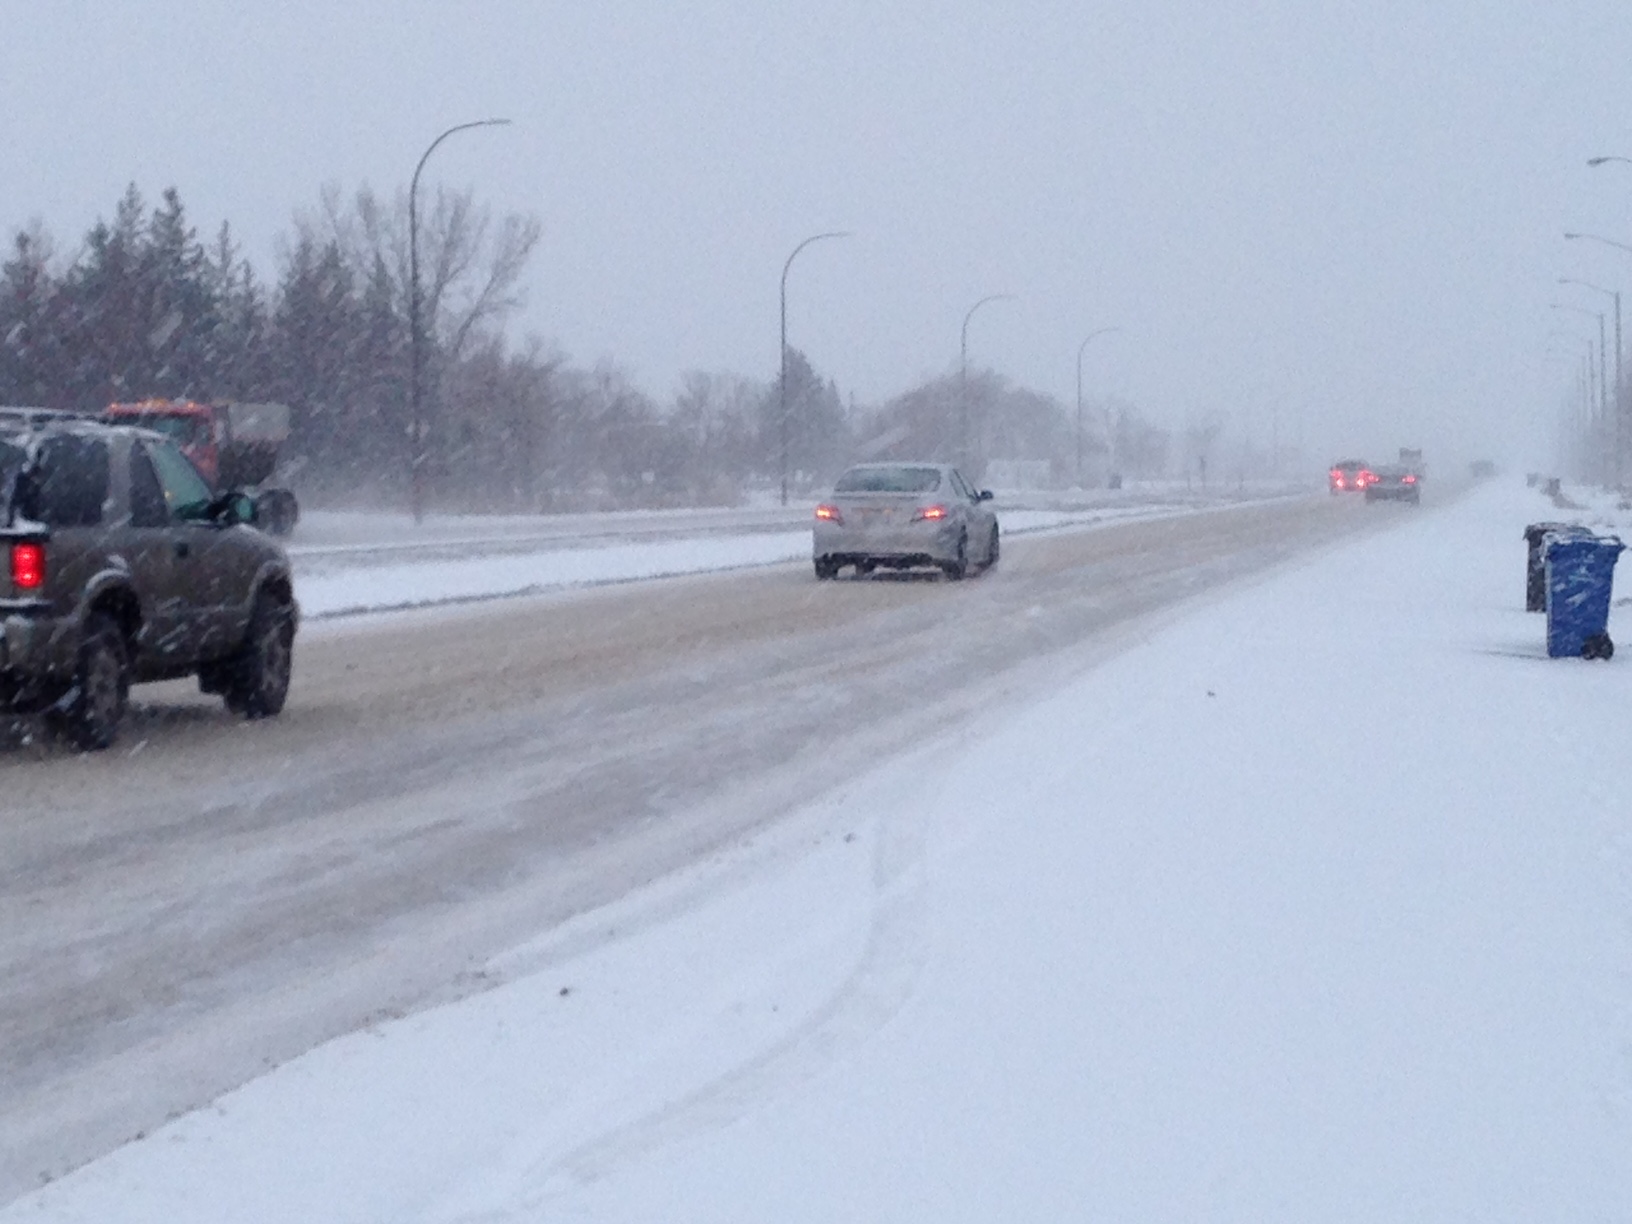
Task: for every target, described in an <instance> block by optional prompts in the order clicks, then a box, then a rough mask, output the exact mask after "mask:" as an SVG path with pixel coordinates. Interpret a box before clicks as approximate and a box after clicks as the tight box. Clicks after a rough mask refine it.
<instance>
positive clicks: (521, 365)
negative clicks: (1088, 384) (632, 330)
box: [0, 185, 1170, 512]
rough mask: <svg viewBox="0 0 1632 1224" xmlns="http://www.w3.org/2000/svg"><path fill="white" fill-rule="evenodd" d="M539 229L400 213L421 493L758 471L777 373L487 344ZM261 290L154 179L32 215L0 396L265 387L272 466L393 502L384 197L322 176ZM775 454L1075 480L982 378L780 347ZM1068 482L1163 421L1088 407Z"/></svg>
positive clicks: (1133, 472)
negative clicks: (878, 381) (115, 198)
mask: <svg viewBox="0 0 1632 1224" xmlns="http://www.w3.org/2000/svg"><path fill="white" fill-rule="evenodd" d="M539 236H540V229H539V225H538V222H537V221H536V220H535V219H532V218H529V217H525V216H520V215H515V214H510V215H505V216H503V217H498V218H495V217H494V216H493V215H492V212H491V210H490V209H488V208H487V207H485V206H482V205H480V204H478V203H477V201H476V200H475V199H474V197H473V195H472V194H471V193H470V192H468V191H462V192H461V191H448V190H439V191H437V192H436V193H435V195H434V197H433V198H432V199H431V200H430V202H429V207H428V208H425V209H423V210H422V216H421V220H420V225H419V242H418V246H419V251H420V269H421V273H420V283H421V319H422V320H423V331H422V336H423V338H424V341H425V343H424V348H423V352H424V364H423V367H422V369H423V371H424V381H423V387H424V394H423V397H422V398H423V403H424V409H423V415H424V419H425V421H426V423H427V425H428V427H429V432H428V435H427V439H426V452H427V458H426V462H427V476H428V488H429V491H430V495H431V499H432V504H433V505H435V506H438V507H441V508H444V509H456V510H486V511H518V512H532V511H544V510H568V509H587V508H613V507H633V506H677V505H720V504H734V503H737V502H739V501H741V500H743V499H744V498H745V497H747V496H749V495H750V494H751V493H752V492H753V490H755V489H756V488H758V489H764V488H768V487H770V486H772V485H773V484H774V483H775V482H776V481H777V479H778V477H779V474H780V469H781V465H782V447H783V444H784V439H783V421H782V415H781V409H782V404H783V395H782V388H781V386H780V383H779V382H778V381H777V379H774V378H773V379H770V380H762V379H755V378H752V377H748V376H744V375H741V374H736V373H731V372H704V371H693V372H690V373H687V374H685V375H684V376H683V377H682V378H681V380H680V385H679V386H678V387H677V388H676V389H675V390H674V392H673V393H672V395H671V396H670V397H668V399H667V400H666V401H662V402H660V401H657V400H654V399H653V398H652V397H651V396H649V395H647V394H646V393H644V392H643V391H641V390H639V389H638V388H636V387H634V386H633V385H632V384H631V383H630V381H629V379H628V378H627V376H626V375H625V374H624V373H623V372H622V371H621V370H620V369H619V368H618V367H617V366H616V365H615V364H613V363H611V362H607V361H603V362H600V363H598V364H596V365H593V366H589V367H584V366H580V365H575V364H573V363H572V362H571V361H569V360H568V359H567V358H566V357H565V356H564V355H562V354H561V353H559V352H558V351H556V350H555V349H554V348H552V347H550V346H549V345H547V344H546V343H545V342H543V341H542V340H540V339H538V338H536V337H529V338H526V339H523V340H521V341H519V342H518V341H515V340H513V339H512V338H511V336H510V334H509V331H510V325H511V324H512V322H513V320H514V316H515V315H516V313H517V311H518V309H519V307H520V306H521V305H522V301H521V296H520V290H519V286H520V284H521V280H522V275H523V273H524V271H525V269H526V265H527V262H528V259H529V256H530V255H531V253H532V251H533V249H534V247H535V246H536V244H537V242H538V241H539ZM283 247H284V250H283V254H282V256H281V258H280V261H279V263H280V266H279V268H278V272H277V278H276V280H275V281H266V280H263V279H262V278H261V277H260V276H259V275H258V274H257V272H256V270H255V269H254V268H253V267H252V266H251V265H250V263H249V262H248V261H247V260H246V259H245V258H244V257H243V255H242V253H241V251H240V249H239V247H238V244H237V243H236V241H235V239H234V236H233V232H232V229H231V227H230V225H228V224H227V223H225V222H223V223H222V224H221V225H220V227H219V228H218V229H217V230H216V231H215V233H214V236H213V237H212V238H210V239H209V240H204V239H201V238H200V237H199V235H198V232H197V231H196V229H195V228H194V227H193V225H192V223H191V221H190V219H189V217H188V215H187V213H186V210H185V208H184V207H183V204H182V201H181V198H180V195H179V194H178V192H177V191H176V190H175V189H173V188H172V189H170V190H167V191H165V192H164V193H163V195H162V197H161V198H160V201H159V202H158V204H157V205H156V206H154V207H151V208H150V207H149V206H148V204H147V202H146V201H145V200H144V198H143V196H142V194H141V192H140V191H139V190H138V189H137V188H136V187H135V186H134V185H132V186H131V187H130V188H128V189H127V190H126V192H125V194H124V196H123V197H122V198H121V199H120V200H119V202H118V204H117V205H116V207H115V208H114V211H113V216H112V219H111V220H102V221H98V222H97V223H96V224H95V225H94V226H93V227H92V228H91V230H90V231H89V232H88V233H87V234H86V235H85V236H84V239H83V240H82V242H81V243H80V245H79V247H78V248H77V250H75V251H74V253H73V254H72V255H70V256H67V257H64V256H63V255H62V254H61V253H60V252H59V251H58V249H57V246H56V244H55V241H54V240H53V238H52V236H51V235H50V233H49V232H48V231H47V230H46V229H45V228H44V226H43V225H42V224H40V223H38V222H35V223H33V224H30V225H28V226H26V227H24V228H22V229H20V230H19V231H18V232H17V233H16V234H15V236H14V237H13V239H12V242H11V244H10V252H9V258H7V259H6V261H5V262H4V264H3V265H0V403H8V404H27V405H38V406H44V407H55V408H68V409H77V410H82V411H97V410H99V409H101V408H102V407H104V406H105V405H107V404H108V403H110V402H113V401H117V400H129V399H143V398H148V397H151V396H161V397H166V398H182V399H200V400H228V399H236V400H278V401H281V402H284V403H287V404H289V405H290V407H291V409H292V426H293V432H292V434H291V437H290V441H289V444H288V446H287V448H286V454H285V457H284V468H285V474H286V475H287V476H288V478H289V479H290V480H291V481H292V482H293V483H294V484H295V485H296V487H297V488H299V489H300V491H301V493H302V497H303V500H305V501H308V502H309V503H315V504H324V503H327V504H331V505H342V504H354V505H355V504H372V505H401V504H403V503H404V502H405V501H406V499H407V496H408V483H409V471H410V463H411V460H412V457H413V450H414V447H413V442H412V439H411V436H410V435H411V428H412V422H411V421H410V420H409V413H408V377H409V323H408V318H409V309H408V308H409V302H408V284H409V252H408V226H407V209H406V201H405V199H404V198H401V197H399V198H397V199H395V200H391V201H386V200H382V199H381V198H380V197H379V196H377V195H375V194H374V193H373V192H372V191H370V190H368V189H366V188H365V189H363V190H361V191H358V192H357V193H355V194H354V195H352V196H350V197H343V196H342V195H341V193H340V192H339V191H337V190H335V189H329V190H325V191H324V192H322V193H321V194H320V197H319V200H318V202H317V204H316V205H315V206H314V207H313V208H312V209H310V210H309V211H306V212H303V213H302V214H300V215H298V216H297V217H296V218H295V219H294V222H293V225H292V228H291V231H290V233H289V234H288V235H286V237H285V240H284V242H283ZM787 380H788V383H787V395H786V403H787V405H788V416H787V431H786V446H787V459H788V466H789V468H790V470H791V471H792V473H793V474H794V484H795V488H796V489H797V490H801V491H802V490H805V489H808V488H811V487H819V486H821V485H822V484H825V483H826V482H827V481H829V480H831V478H832V477H833V476H834V475H835V474H836V473H837V472H838V470H839V469H841V468H842V467H843V466H845V465H846V464H848V463H851V462H854V461H857V460H859V459H868V458H876V459H885V458H904V457H912V458H944V459H959V458H965V459H967V461H968V464H969V466H970V467H971V468H972V469H973V470H972V475H973V476H974V477H975V478H976V479H979V478H980V476H981V475H982V471H983V469H984V467H985V465H986V461H987V459H988V458H1001V459H1004V460H1010V461H1020V462H1022V463H1026V464H1029V465H1030V466H1031V468H1032V469H1033V470H1041V471H1044V472H1046V473H1047V477H1048V479H1049V480H1050V481H1051V482H1052V483H1056V484H1062V485H1069V484H1071V483H1073V482H1074V481H1075V480H1076V478H1077V472H1076V471H1075V465H1076V456H1077V453H1078V435H1077V425H1076V421H1075V419H1074V412H1072V413H1068V412H1067V410H1066V408H1065V406H1064V405H1062V404H1061V403H1059V402H1058V401H1057V400H1056V399H1054V398H1053V397H1050V396H1047V395H1044V394H1042V393H1040V392H1036V391H1032V390H1029V389H1027V388H1024V387H1019V386H1016V385H1014V384H1012V383H1011V382H1010V381H1008V380H1007V379H1004V378H1002V377H1001V376H999V375H998V374H996V373H994V372H992V371H989V370H980V371H972V372H971V373H970V375H969V377H968V378H967V380H962V379H959V378H958V377H957V376H955V375H948V376H943V377H939V378H934V379H930V380H928V381H926V382H925V383H923V384H922V385H920V386H917V387H914V388H911V389H909V390H907V391H905V392H903V393H901V394H900V395H897V396H895V397H893V398H892V399H890V400H888V401H887V402H885V403H882V404H876V405H857V404H855V403H854V402H850V403H846V402H845V400H844V398H843V397H842V396H841V393H840V391H839V388H838V386H837V385H836V383H835V382H834V381H833V379H831V378H830V377H824V376H822V375H821V374H820V373H819V372H818V371H817V370H815V369H814V368H813V367H812V365H811V363H810V362H809V361H808V360H807V359H806V357H805V355H804V354H802V353H800V352H798V351H797V350H792V349H790V351H789V354H788V362H787ZM1089 417H1090V419H1089V420H1088V421H1087V422H1086V424H1085V426H1084V430H1083V435H1084V436H1083V439H1082V448H1081V449H1082V451H1083V452H1084V453H1085V455H1086V460H1087V463H1086V466H1087V473H1088V477H1089V481H1088V482H1089V483H1097V482H1099V481H1102V480H1103V479H1104V478H1105V477H1106V475H1107V474H1108V472H1109V470H1110V469H1111V467H1112V466H1113V465H1114V466H1115V467H1117V468H1119V469H1120V470H1122V471H1124V472H1126V473H1127V474H1128V475H1130V476H1140V475H1156V474H1160V473H1162V472H1164V471H1165V470H1166V468H1167V465H1168V461H1169V454H1168V452H1169V442H1170V439H1169V437H1168V435H1167V433H1166V432H1165V431H1163V430H1161V429H1158V428H1156V427H1154V426H1152V425H1150V424H1148V423H1147V422H1145V421H1143V420H1142V419H1141V418H1140V417H1139V415H1138V413H1137V412H1135V411H1134V410H1133V409H1132V408H1131V407H1130V406H1127V405H1121V404H1115V405H1104V404H1096V405H1094V406H1093V410H1092V412H1091V413H1090V414H1089Z"/></svg>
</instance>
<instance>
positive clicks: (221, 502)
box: [209, 489, 259, 527]
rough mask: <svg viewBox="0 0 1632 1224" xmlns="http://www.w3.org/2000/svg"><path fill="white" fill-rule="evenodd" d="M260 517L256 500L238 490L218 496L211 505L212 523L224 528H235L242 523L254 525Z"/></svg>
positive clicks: (210, 516) (210, 517)
mask: <svg viewBox="0 0 1632 1224" xmlns="http://www.w3.org/2000/svg"><path fill="white" fill-rule="evenodd" d="M258 517H259V515H258V514H257V513H256V509H255V499H254V498H253V497H251V496H250V495H249V494H248V493H243V492H240V491H239V490H237V489H228V490H227V491H226V492H225V493H221V494H218V495H217V496H216V498H215V500H214V501H212V502H211V503H210V508H209V520H210V522H212V523H218V524H220V525H221V526H223V527H235V526H237V525H238V524H240V523H246V524H251V525H253V524H254V522H255V520H256V519H257V518H258Z"/></svg>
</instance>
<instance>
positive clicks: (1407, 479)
mask: <svg viewBox="0 0 1632 1224" xmlns="http://www.w3.org/2000/svg"><path fill="white" fill-rule="evenodd" d="M1400 483H1401V484H1416V483H1417V478H1416V477H1415V476H1402V477H1401V478H1400Z"/></svg>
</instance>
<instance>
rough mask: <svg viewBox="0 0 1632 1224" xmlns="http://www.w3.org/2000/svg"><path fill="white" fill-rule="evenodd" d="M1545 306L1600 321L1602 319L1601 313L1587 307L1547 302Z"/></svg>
mask: <svg viewBox="0 0 1632 1224" xmlns="http://www.w3.org/2000/svg"><path fill="white" fill-rule="evenodd" d="M1547 305H1549V306H1550V307H1552V308H1553V309H1554V310H1573V311H1574V312H1575V313H1576V314H1584V315H1588V316H1590V317H1592V318H1594V319H1602V318H1603V317H1604V312H1603V311H1601V310H1593V309H1592V308H1590V307H1588V306H1575V305H1572V304H1571V303H1569V302H1548V303H1547Z"/></svg>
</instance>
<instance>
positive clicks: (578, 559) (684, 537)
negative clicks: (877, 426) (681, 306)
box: [288, 486, 1304, 620]
mask: <svg viewBox="0 0 1632 1224" xmlns="http://www.w3.org/2000/svg"><path fill="white" fill-rule="evenodd" d="M1302 492H1304V491H1301V490H1295V489H1289V488H1286V487H1267V488H1255V489H1251V490H1233V489H1228V488H1226V489H1217V490H1213V491H1211V492H1205V491H1201V490H1196V491H1194V492H1190V493H1187V492H1186V491H1185V490H1184V489H1183V488H1182V486H1180V487H1177V488H1167V487H1165V486H1164V487H1157V488H1153V489H1130V490H1127V491H1126V492H1122V493H1107V492H1099V493H1097V494H1095V495H1093V496H1089V495H1087V494H1078V495H1076V496H1077V503H1068V504H1065V505H1061V506H1053V507H1047V506H1042V505H1037V504H1031V503H1030V502H1028V501H1027V500H1026V499H1025V498H1024V497H1011V498H1004V499H1001V500H1000V502H999V513H1000V517H1001V521H1002V526H1003V531H1004V533H1005V534H1006V535H1009V536H1024V535H1037V534H1041V533H1045V532H1051V531H1085V530H1092V529H1094V528H1097V527H1106V526H1110V525H1112V524H1116V523H1124V522H1136V521H1142V520H1150V519H1162V518H1172V517H1176V516H1179V515H1185V514H1199V513H1207V512H1208V511H1213V510H1220V509H1229V508H1232V507H1239V506H1243V505H1253V504H1272V503H1274V502H1275V501H1278V500H1282V499H1285V498H1287V497H1289V496H1291V497H1296V496H1299V495H1301V494H1302ZM1033 500H1034V501H1035V499H1033ZM288 547H289V553H290V557H291V559H292V560H293V562H294V566H295V576H296V586H297V589H298V591H299V595H300V604H301V610H302V613H303V615H304V616H305V617H306V618H307V619H308V620H327V619H331V618H335V617H344V616H355V615H357V614H359V613H368V612H389V611H400V610H404V609H409V608H426V607H436V606H444V605H449V604H462V603H475V602H480V601H484V600H491V599H508V598H515V597H517V596H525V595H538V594H543V593H546V592H549V591H557V590H562V589H565V588H572V587H586V586H598V585H606V584H611V583H618V582H636V581H641V580H644V579H649V578H668V577H675V576H677V575H681V574H700V573H717V572H722V571H727V570H741V569H752V568H756V567H760V566H767V565H778V564H781V563H783V562H787V561H796V560H803V559H808V558H809V556H810V508H809V507H808V506H807V507H802V508H801V507H787V508H781V509H759V510H686V511H665V512H656V511H653V512H629V513H619V514H583V515H554V516H532V517H508V518H493V517H486V518H484V517H470V518H459V517H445V518H432V519H429V520H427V521H426V522H425V523H423V524H420V525H418V526H416V525H414V524H413V523H412V522H411V521H409V520H407V519H405V518H403V517H401V516H390V515H381V514H347V513H335V512H323V511H318V512H314V513H312V514H310V515H308V516H307V519H306V520H305V521H304V522H303V524H302V526H301V529H300V533H299V535H298V536H297V537H296V538H295V539H294V540H293V541H291V542H290V544H289V546H288Z"/></svg>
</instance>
